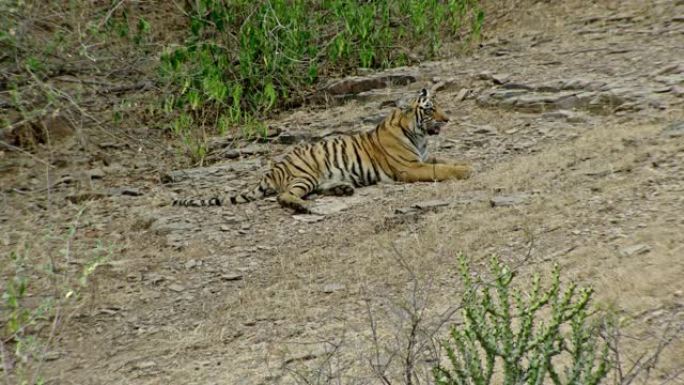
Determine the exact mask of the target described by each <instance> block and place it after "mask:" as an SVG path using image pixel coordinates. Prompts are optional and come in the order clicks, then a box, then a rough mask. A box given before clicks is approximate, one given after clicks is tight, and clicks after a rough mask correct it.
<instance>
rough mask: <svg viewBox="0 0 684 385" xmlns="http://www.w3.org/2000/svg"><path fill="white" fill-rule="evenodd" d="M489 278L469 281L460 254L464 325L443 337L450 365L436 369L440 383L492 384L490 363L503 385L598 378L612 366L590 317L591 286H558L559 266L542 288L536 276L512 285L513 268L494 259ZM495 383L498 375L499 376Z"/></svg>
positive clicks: (573, 384) (582, 384)
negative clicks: (525, 285) (526, 286)
mask: <svg viewBox="0 0 684 385" xmlns="http://www.w3.org/2000/svg"><path fill="white" fill-rule="evenodd" d="M490 266H491V271H492V273H493V274H494V278H493V281H492V282H485V281H484V280H482V279H473V278H472V276H471V272H470V269H469V268H468V263H467V262H466V259H465V258H464V257H461V258H460V270H461V277H462V279H463V283H464V286H465V292H464V298H463V300H464V301H463V318H464V321H465V322H464V324H463V325H462V326H459V327H455V326H454V327H452V329H451V333H450V339H449V340H448V341H445V342H444V343H443V347H444V349H445V351H446V355H447V358H448V363H449V364H450V366H451V367H450V368H445V367H443V366H437V367H435V368H434V370H433V375H434V379H435V383H436V384H438V385H465V384H468V385H471V384H472V385H489V384H491V383H492V376H493V374H494V372H495V368H497V367H499V368H502V370H501V371H500V372H502V373H501V374H502V377H503V379H502V381H501V382H500V383H501V384H504V385H513V384H544V383H547V378H550V380H551V381H552V382H553V384H555V385H561V384H563V385H595V384H599V383H600V382H601V381H602V380H603V379H604V378H605V377H606V374H607V373H608V370H609V366H610V365H609V359H608V353H609V347H608V345H607V344H606V343H600V339H599V337H598V330H597V328H596V327H595V326H592V325H590V324H589V323H588V307H589V302H590V299H591V295H592V291H591V289H578V288H577V286H575V285H574V284H571V285H569V286H568V287H567V288H566V289H565V290H561V287H560V274H559V269H558V268H557V267H556V268H555V269H554V271H553V276H552V279H551V286H550V287H549V288H548V289H543V288H542V287H541V284H540V278H539V275H535V276H534V278H533V280H532V282H531V286H530V291H529V292H521V291H519V290H514V289H512V288H511V283H512V281H513V278H514V276H515V274H514V273H513V271H511V269H509V268H508V267H507V266H506V265H504V264H503V263H502V262H501V261H500V260H499V259H498V258H496V257H494V258H492V260H491V264H490ZM497 383H498V381H497Z"/></svg>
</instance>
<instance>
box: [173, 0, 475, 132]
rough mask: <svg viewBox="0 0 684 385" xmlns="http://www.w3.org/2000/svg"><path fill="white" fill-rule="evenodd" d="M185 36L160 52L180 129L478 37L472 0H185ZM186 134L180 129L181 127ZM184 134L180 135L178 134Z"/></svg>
mask: <svg viewBox="0 0 684 385" xmlns="http://www.w3.org/2000/svg"><path fill="white" fill-rule="evenodd" d="M189 3H190V4H191V5H189V9H187V10H186V16H187V25H188V28H189V36H188V38H187V40H186V41H185V42H184V44H182V45H181V46H177V47H169V48H168V49H167V50H166V51H165V52H164V53H163V55H162V56H161V61H160V66H159V74H160V77H161V78H162V79H163V80H164V82H165V84H166V86H167V92H166V96H165V101H164V110H165V111H166V112H167V113H169V114H171V116H172V117H173V118H174V119H175V120H176V121H182V123H177V122H174V123H172V124H171V126H172V127H175V129H179V128H178V127H180V126H182V127H188V128H189V127H200V128H201V131H202V133H203V134H205V133H206V132H212V133H213V132H216V133H219V134H221V133H223V132H225V131H226V130H227V129H228V128H230V127H232V126H234V125H236V124H243V123H245V122H247V123H249V124H248V126H250V127H252V128H253V129H256V130H257V131H258V130H259V129H261V128H263V126H260V125H258V124H254V120H255V119H258V118H261V117H263V116H264V115H265V114H268V113H269V112H270V111H272V110H273V109H275V108H278V107H282V106H287V105H290V104H291V103H293V102H295V101H296V100H298V98H299V99H301V96H302V95H304V94H305V93H306V92H307V91H310V90H311V89H312V87H313V85H314V84H315V83H316V82H317V81H318V80H319V79H320V78H321V77H328V76H331V75H337V74H347V73H351V72H353V71H355V70H356V68H357V67H364V68H386V67H391V66H397V65H403V64H407V63H408V62H409V57H412V56H418V57H421V58H429V57H433V56H435V55H438V53H439V50H440V48H441V44H442V39H443V38H444V37H446V36H450V37H453V39H454V40H460V39H462V38H464V37H466V38H469V37H477V36H478V35H479V33H480V31H481V27H482V23H483V18H484V13H483V11H482V9H481V8H480V7H479V3H478V1H477V0H448V1H438V0H428V1H419V0H399V1H389V0H379V1H369V2H359V1H356V0H319V1H304V0H270V1H246V0H236V1H222V0H197V1H193V2H189ZM181 129H182V130H186V128H181ZM177 133H178V134H179V135H181V136H184V137H188V135H187V134H188V133H187V131H183V132H177Z"/></svg>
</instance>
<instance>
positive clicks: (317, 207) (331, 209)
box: [311, 199, 349, 215]
mask: <svg viewBox="0 0 684 385" xmlns="http://www.w3.org/2000/svg"><path fill="white" fill-rule="evenodd" d="M348 208H349V205H347V204H346V203H344V202H342V201H341V200H339V199H335V200H323V199H320V200H319V201H316V202H315V203H314V204H313V207H312V208H311V213H312V214H314V215H331V214H335V213H339V212H340V211H344V210H346V209H348Z"/></svg>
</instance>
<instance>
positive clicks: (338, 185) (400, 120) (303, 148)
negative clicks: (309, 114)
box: [173, 89, 471, 213]
mask: <svg viewBox="0 0 684 385" xmlns="http://www.w3.org/2000/svg"><path fill="white" fill-rule="evenodd" d="M448 121H449V118H448V117H447V116H446V114H445V113H444V112H443V111H442V110H441V109H440V108H439V107H438V106H437V105H436V104H435V102H434V100H433V98H432V96H431V95H430V92H429V91H428V90H426V89H422V90H421V91H420V92H419V94H418V96H417V97H416V98H415V99H414V100H413V101H412V102H411V103H410V105H409V106H408V107H407V108H404V109H400V108H397V109H395V110H394V111H392V113H391V114H390V115H389V116H387V117H386V118H385V119H384V120H383V121H382V122H380V123H379V124H378V125H377V126H376V127H375V128H374V129H373V130H371V131H368V132H363V133H358V134H353V135H341V136H336V137H330V138H325V139H323V140H321V141H319V142H317V143H313V144H303V145H299V146H296V147H295V148H294V149H293V150H292V151H291V152H290V153H288V154H287V155H285V157H284V159H283V160H281V161H279V162H276V163H275V164H273V165H272V167H271V168H270V169H269V171H268V172H266V174H265V175H264V177H263V178H262V179H261V181H260V182H259V184H258V185H257V186H256V187H255V188H253V189H251V190H249V191H245V192H243V193H240V194H238V195H236V196H232V197H230V202H231V203H232V204H240V203H245V202H250V201H253V200H256V199H260V198H263V197H265V196H269V195H275V194H277V195H278V202H279V203H280V205H281V206H284V207H289V208H291V209H293V210H294V211H296V212H301V213H309V212H311V202H308V201H306V200H304V199H303V198H305V197H306V196H307V195H308V194H310V193H312V192H317V193H321V194H327V195H351V194H353V193H354V188H356V187H361V186H368V185H372V184H376V183H379V182H391V181H401V182H420V181H443V180H447V179H465V178H468V177H469V176H470V174H471V168H470V166H469V165H467V164H448V163H445V162H442V161H438V160H437V159H435V158H433V157H430V156H428V153H427V135H436V134H438V133H439V130H440V127H441V125H443V124H444V123H446V122H448ZM223 203H224V202H223V201H222V200H221V199H219V198H212V199H182V200H176V201H174V202H173V204H174V205H181V206H212V205H221V204H223Z"/></svg>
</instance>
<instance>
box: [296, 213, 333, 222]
mask: <svg viewBox="0 0 684 385" xmlns="http://www.w3.org/2000/svg"><path fill="white" fill-rule="evenodd" d="M292 218H293V219H294V220H296V221H299V222H304V223H316V222H320V221H322V220H323V219H324V218H325V216H324V215H316V214H308V215H307V214H296V215H293V216H292Z"/></svg>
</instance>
